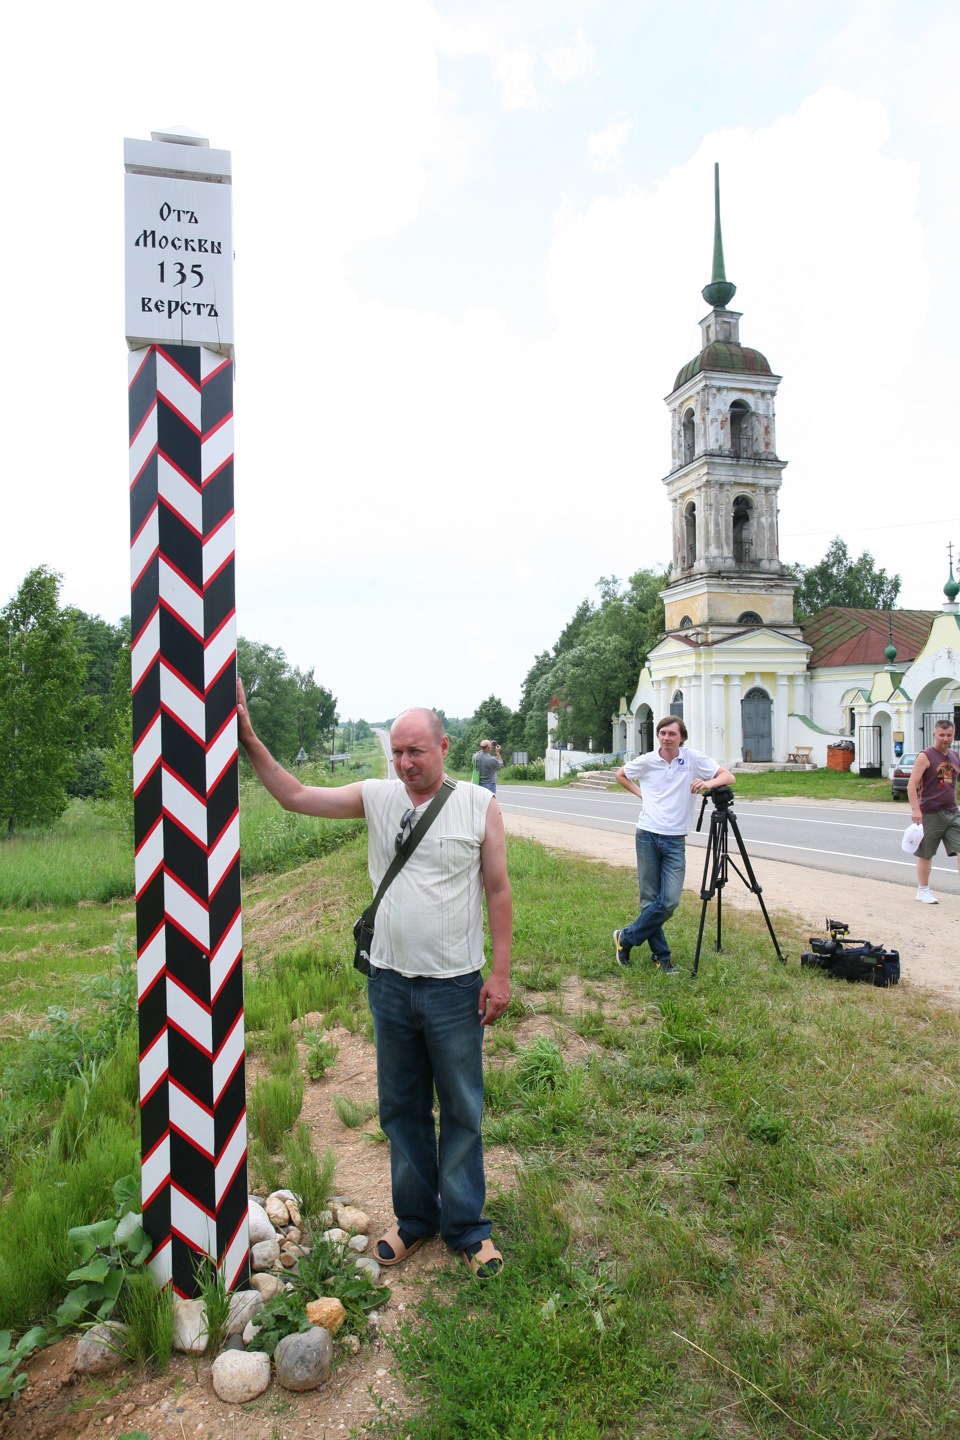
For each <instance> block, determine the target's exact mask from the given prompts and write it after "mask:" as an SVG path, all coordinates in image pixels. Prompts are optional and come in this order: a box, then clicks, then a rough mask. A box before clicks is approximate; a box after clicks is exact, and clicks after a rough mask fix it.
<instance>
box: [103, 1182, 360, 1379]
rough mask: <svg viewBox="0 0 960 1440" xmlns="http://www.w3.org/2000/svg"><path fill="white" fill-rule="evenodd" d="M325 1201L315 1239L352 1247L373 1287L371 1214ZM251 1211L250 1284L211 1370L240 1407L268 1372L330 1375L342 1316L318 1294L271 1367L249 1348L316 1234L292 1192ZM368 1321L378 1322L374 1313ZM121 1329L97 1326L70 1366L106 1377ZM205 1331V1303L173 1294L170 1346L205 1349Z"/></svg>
mask: <svg viewBox="0 0 960 1440" xmlns="http://www.w3.org/2000/svg"><path fill="white" fill-rule="evenodd" d="M327 1203H328V1208H327V1210H326V1211H324V1213H323V1214H322V1216H321V1217H320V1225H321V1226H322V1227H323V1228H322V1230H321V1231H320V1239H321V1240H325V1241H327V1242H328V1243H330V1244H333V1245H339V1246H341V1247H342V1248H343V1249H344V1250H346V1251H348V1252H350V1251H352V1252H353V1253H354V1255H355V1259H354V1262H353V1263H354V1266H355V1267H356V1269H357V1270H361V1271H364V1272H366V1274H367V1275H369V1277H370V1280H371V1281H372V1282H373V1283H374V1284H376V1283H377V1282H378V1281H379V1279H380V1266H379V1265H378V1264H377V1262H376V1260H375V1259H374V1258H373V1256H369V1255H365V1254H364V1251H365V1250H366V1248H367V1246H368V1244H369V1229H370V1222H369V1219H368V1217H367V1216H366V1215H365V1214H364V1212H363V1211H362V1210H358V1209H356V1208H355V1207H354V1206H353V1205H350V1204H349V1203H348V1202H347V1200H346V1198H345V1197H343V1196H339V1195H335V1196H333V1197H331V1199H330V1200H329V1201H328V1202H327ZM248 1215H249V1224H250V1269H251V1276H250V1288H249V1289H248V1290H235V1291H234V1292H233V1294H232V1295H231V1296H230V1312H229V1316H228V1319H227V1327H226V1333H227V1338H226V1342H225V1344H224V1348H223V1350H222V1351H221V1353H220V1354H219V1355H218V1356H217V1357H216V1359H215V1360H214V1362H213V1369H212V1373H211V1379H212V1382H213V1388H214V1390H215V1391H216V1394H217V1395H218V1396H219V1398H220V1399H221V1400H224V1401H227V1402H228V1403H232V1404H237V1405H240V1404H243V1403H245V1402H246V1401H248V1400H253V1399H255V1398H256V1397H257V1396H258V1395H262V1394H263V1392H264V1391H265V1390H266V1389H267V1387H268V1385H269V1384H270V1381H271V1378H272V1376H273V1375H275V1376H276V1379H277V1382H278V1384H280V1385H282V1386H283V1387H284V1388H285V1389H287V1390H301V1391H302V1390H315V1389H316V1388H317V1387H318V1386H319V1385H323V1384H324V1383H325V1381H327V1380H329V1378H330V1371H331V1368H332V1365H333V1344H334V1338H335V1336H336V1334H337V1332H338V1330H339V1329H340V1327H341V1326H342V1325H343V1322H344V1320H345V1319H346V1311H345V1310H344V1308H343V1305H342V1303H341V1302H340V1300H338V1299H337V1298H336V1296H333V1295H330V1296H323V1295H321V1296H318V1297H317V1298H316V1299H315V1300H312V1301H310V1302H309V1303H308V1305H307V1307H306V1315H307V1319H308V1320H309V1321H310V1327H311V1328H310V1329H309V1330H305V1331H302V1332H301V1333H300V1334H297V1335H286V1336H284V1338H283V1339H282V1340H281V1341H280V1343H279V1344H278V1345H277V1347H276V1350H275V1351H274V1354H273V1362H272V1365H271V1360H270V1356H269V1355H267V1354H265V1353H264V1352H263V1351H259V1350H250V1349H248V1348H247V1347H248V1346H249V1345H250V1343H251V1342H252V1341H253V1339H254V1338H255V1336H256V1335H257V1324H256V1317H257V1314H258V1313H259V1311H260V1310H262V1309H263V1306H264V1305H265V1304H266V1302H267V1301H268V1300H272V1299H273V1297H274V1296H275V1295H278V1294H280V1292H281V1291H282V1290H283V1289H285V1288H286V1289H290V1288H291V1286H290V1281H289V1279H288V1278H287V1277H288V1276H289V1275H291V1274H296V1273H297V1271H298V1269H299V1264H300V1260H301V1259H302V1258H303V1257H304V1256H305V1255H309V1254H310V1251H311V1247H312V1245H313V1236H312V1235H311V1233H310V1231H309V1230H308V1229H307V1228H306V1227H305V1225H304V1223H303V1220H302V1218H301V1215H300V1211H299V1209H298V1207H297V1200H296V1196H295V1195H294V1194H293V1192H292V1191H290V1190H275V1191H274V1192H273V1194H272V1195H268V1196H267V1198H266V1199H265V1200H264V1199H262V1198H261V1197H260V1196H258V1195H251V1196H250V1198H249V1205H248ZM369 1318H370V1322H371V1324H372V1325H374V1326H375V1325H376V1324H377V1316H376V1312H372V1313H371V1315H370V1317H369ZM125 1328H126V1327H125V1326H124V1325H122V1324H120V1323H119V1322H118V1321H114V1320H108V1321H106V1322H104V1323H102V1324H99V1325H94V1326H93V1327H92V1328H91V1329H90V1330H88V1331H87V1333H86V1334H85V1335H84V1337H83V1339H82V1340H81V1341H80V1342H79V1344H78V1346H77V1356H76V1361H75V1368H76V1369H77V1370H78V1371H81V1372H83V1373H86V1374H104V1373H106V1372H108V1371H110V1370H113V1369H114V1368H116V1366H117V1365H119V1364H121V1363H122V1351H123V1332H124V1330H125ZM207 1332H208V1327H207V1318H206V1312H205V1308H204V1302H203V1300H181V1299H179V1298H177V1299H175V1300H174V1336H173V1345H174V1349H175V1350H179V1351H182V1352H184V1353H185V1354H193V1355H201V1354H203V1352H204V1350H205V1349H206V1346H207ZM342 1343H343V1345H344V1348H345V1349H347V1350H348V1351H350V1352H352V1353H356V1352H357V1351H358V1350H359V1348H360V1342H359V1340H358V1339H357V1337H356V1336H355V1335H346V1336H344V1337H343V1341H342Z"/></svg>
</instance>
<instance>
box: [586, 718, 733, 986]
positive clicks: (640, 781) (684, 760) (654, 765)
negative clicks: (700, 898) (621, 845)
mask: <svg viewBox="0 0 960 1440" xmlns="http://www.w3.org/2000/svg"><path fill="white" fill-rule="evenodd" d="M686 738H687V727H686V725H684V723H683V721H682V720H681V719H680V718H679V717H678V716H676V715H665V716H664V718H663V719H662V720H660V721H658V722H657V740H658V741H659V749H657V750H651V751H650V752H649V753H648V754H646V755H638V756H636V758H635V759H633V760H628V761H627V763H626V764H625V765H622V766H621V767H620V769H619V770H618V771H617V780H618V781H619V782H620V784H621V785H622V786H623V788H624V789H625V790H629V791H631V793H632V794H634V795H639V796H640V798H641V799H642V800H643V809H642V810H641V811H640V818H639V819H638V820H637V876H638V878H639V881H640V914H639V915H638V917H637V919H636V920H634V922H633V924H632V925H627V926H625V927H624V928H623V929H622V930H614V932H613V939H614V944H615V945H616V952H617V961H618V963H619V964H621V965H629V964H630V951H631V949H632V948H633V946H634V945H642V944H643V942H644V941H645V940H646V942H647V943H648V945H649V946H650V954H651V956H652V957H653V959H654V960H655V961H656V963H657V964H658V965H659V967H660V969H661V970H662V971H663V973H664V974H665V975H676V974H677V973H678V972H677V967H676V965H674V963H673V961H672V960H671V958H670V946H669V945H668V944H667V937H666V936H665V935H664V933H663V926H664V922H665V921H666V920H669V919H670V916H671V915H672V914H673V912H674V910H676V908H677V906H678V905H679V904H680V896H681V895H682V893H683V877H684V874H685V873H686V867H687V855H686V843H685V840H684V836H685V835H686V834H687V832H688V830H689V829H690V826H691V825H692V823H693V813H694V810H695V809H696V801H695V800H694V798H693V797H694V796H695V795H699V794H700V793H701V791H703V790H716V789H718V788H719V787H720V786H721V785H735V784H736V781H735V780H734V777H733V776H732V775H731V773H730V771H729V770H725V769H724V767H723V766H722V765H718V764H717V762H716V760H713V759H711V758H710V756H709V755H704V754H703V753H702V752H701V751H699V750H691V749H690V747H689V746H687V745H685V744H684V743H683V742H684V741H685V740H686Z"/></svg>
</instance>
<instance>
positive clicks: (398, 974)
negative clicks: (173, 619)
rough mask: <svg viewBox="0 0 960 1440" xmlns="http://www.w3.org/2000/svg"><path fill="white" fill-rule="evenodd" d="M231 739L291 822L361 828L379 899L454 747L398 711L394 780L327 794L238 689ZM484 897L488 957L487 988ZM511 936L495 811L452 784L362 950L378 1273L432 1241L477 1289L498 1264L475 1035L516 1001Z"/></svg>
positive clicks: (436, 726) (488, 799)
mask: <svg viewBox="0 0 960 1440" xmlns="http://www.w3.org/2000/svg"><path fill="white" fill-rule="evenodd" d="M237 731H238V737H239V739H240V742H241V744H242V745H243V746H244V747H245V749H246V751H247V754H248V756H249V757H250V762H251V764H252V765H253V768H254V770H255V771H256V772H257V775H258V776H259V778H260V780H261V781H262V783H263V785H264V786H265V787H266V789H267V790H268V791H269V792H270V794H271V795H273V797H274V798H275V799H276V800H277V801H279V803H280V804H281V805H282V806H283V808H284V809H285V810H294V811H297V812H298V813H299V814H301V815H318V816H322V817H324V818H326V819H334V820H346V819H364V818H365V819H366V821H367V863H368V867H369V871H370V880H371V883H372V885H373V889H374V891H376V889H377V887H378V885H379V884H380V881H381V879H382V878H383V876H384V874H385V873H386V871H387V869H388V867H389V865H390V863H391V861H392V860H393V857H394V855H395V853H396V848H397V845H398V844H399V842H400V840H401V836H402V835H403V833H404V830H405V827H409V826H411V825H413V826H415V825H416V824H417V821H418V820H419V819H420V818H422V816H423V813H424V811H425V810H426V808H427V806H428V805H429V802H430V801H431V800H432V799H433V797H434V796H435V795H436V794H437V792H438V791H439V790H440V787H441V785H442V784H443V779H444V761H445V759H446V756H447V751H448V750H449V746H450V742H449V740H448V738H447V736H446V735H445V734H444V733H443V725H442V723H441V721H440V718H439V716H438V715H437V714H436V712H435V711H433V710H423V709H416V710H406V711H404V713H403V714H402V715H399V716H398V717H397V719H396V720H395V721H394V722H393V726H392V728H391V731H390V743H391V750H392V754H393V765H394V770H395V771H396V774H397V776H398V779H396V780H364V781H361V782H358V783H356V784H352V785H343V786H340V787H337V788H334V787H330V788H329V789H328V788H325V787H323V786H313V785H302V784H301V783H300V781H299V780H297V779H296V777H295V776H293V775H291V774H290V773H289V772H288V771H286V770H284V769H283V768H282V766H280V765H279V764H278V763H277V762H276V761H275V760H274V759H273V758H272V756H271V755H270V753H269V752H268V750H267V748H266V746H265V745H264V744H263V743H262V741H260V740H259V739H258V738H257V736H256V734H255V733H254V730H253V727H252V725H251V724H250V717H249V715H248V714H247V708H246V697H245V696H244V693H243V686H242V685H241V684H240V683H239V681H238V683H237ZM481 892H482V893H483V894H485V895H486V898H487V918H488V920H489V924H490V938H491V941H492V946H493V965H492V968H491V971H490V975H489V978H488V979H487V980H486V981H484V979H483V976H482V974H481V967H482V966H483V958H484V957H483V909H482V905H481ZM512 931H513V902H512V897H511V893H510V882H509V879H508V878H507V859H506V840H505V837H504V830H503V817H502V815H501V813H500V809H499V806H498V805H497V802H496V800H495V799H494V797H493V796H492V795H491V794H490V793H489V791H487V790H484V789H482V788H480V787H478V786H476V785H458V786H457V787H456V789H455V790H454V792H453V794H452V795H451V796H450V797H449V799H448V800H447V803H446V804H445V805H444V806H443V809H442V810H441V811H440V813H439V814H438V815H437V817H436V819H435V820H434V822H433V824H432V825H431V826H430V829H429V830H428V831H427V832H426V834H425V835H424V837H423V840H422V841H421V843H420V844H419V845H418V846H417V848H416V849H415V850H414V851H413V852H412V854H411V855H410V858H409V860H408V861H407V862H406V864H405V865H404V866H403V868H402V869H401V870H400V871H399V873H398V874H397V876H396V878H395V879H394V881H393V882H392V884H391V885H390V886H389V888H388V889H387V891H386V892H385V894H384V896H383V899H382V901H381V902H380V907H379V909H378V911H377V917H376V923H375V926H374V937H373V944H372V946H371V950H370V975H369V977H368V981H367V996H368V999H369V1002H370V1010H371V1013H372V1015H373V1025H374V1037H375V1041H376V1048H377V1089H378V1094H379V1106H380V1124H381V1125H382V1127H383V1129H384V1131H385V1133H386V1135H387V1137H388V1139H389V1140H390V1173H391V1180H392V1185H393V1205H394V1212H395V1216H396V1219H395V1223H394V1224H393V1225H392V1226H391V1228H390V1229H389V1230H388V1231H387V1233H386V1234H385V1235H384V1236H383V1238H382V1239H381V1240H380V1241H379V1242H378V1244H377V1246H376V1249H375V1252H374V1253H375V1254H376V1258H377V1260H378V1261H379V1263H380V1264H381V1265H397V1264H399V1262H400V1261H401V1260H405V1259H406V1257H407V1256H408V1255H410V1254H412V1253H413V1251H414V1250H417V1249H419V1247H420V1246H421V1245H422V1244H423V1242H424V1240H426V1239H429V1238H430V1237H431V1236H433V1235H436V1234H438V1233H439V1235H440V1237H441V1239H442V1240H444V1241H445V1242H446V1244H447V1245H449V1247H450V1248H451V1249H452V1250H455V1251H457V1252H458V1253H459V1254H460V1255H461V1256H462V1257H463V1259H464V1261H465V1262H466V1264H467V1265H468V1266H469V1268H470V1270H471V1271H472V1273H473V1274H474V1275H476V1276H478V1277H479V1278H481V1279H489V1278H491V1277H492V1276H494V1275H497V1274H499V1272H500V1270H501V1268H502V1266H503V1257H502V1256H501V1254H500V1252H499V1251H498V1250H497V1249H496V1248H495V1247H494V1244H493V1241H492V1239H491V1238H490V1235H491V1225H490V1221H489V1220H488V1219H486V1218H485V1217H484V1215H483V1214H482V1211H483V1206H484V1201H485V1198H486V1183H485V1179H484V1170H483V1146H482V1142H481V1138H480V1117H481V1112H482V1108H483V1065H482V1056H483V1030H484V1027H485V1026H487V1025H490V1024H492V1023H493V1021H495V1020H497V1019H499V1017H500V1016H501V1015H502V1014H503V1013H504V1011H505V1010H506V1008H507V1004H508V1003H509V1000H510V945H511V938H512ZM434 1089H436V1095H437V1100H438V1103H439V1110H440V1134H439V1142H438V1139H437V1134H436V1128H435V1124H434V1117H433V1096H434Z"/></svg>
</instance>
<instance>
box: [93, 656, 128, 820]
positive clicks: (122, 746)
mask: <svg viewBox="0 0 960 1440" xmlns="http://www.w3.org/2000/svg"><path fill="white" fill-rule="evenodd" d="M130 682H131V676H130V642H129V640H127V641H125V642H124V644H123V646H122V647H121V649H120V653H119V655H118V656H117V661H116V664H115V665H114V667H113V686H112V705H111V710H112V719H113V725H112V729H111V733H110V743H109V744H108V746H107V749H106V753H105V756H104V769H105V771H106V787H105V788H106V794H105V796H104V797H103V799H102V801H100V802H99V803H98V808H100V809H102V810H103V811H104V812H105V813H106V814H107V815H108V816H109V817H110V819H111V820H112V821H113V822H114V824H115V825H116V826H117V827H118V829H119V830H120V831H121V832H122V833H123V834H125V835H126V836H127V838H128V839H129V841H130V844H131V845H132V844H133V843H134V824H133V696H132V695H131V693H130Z"/></svg>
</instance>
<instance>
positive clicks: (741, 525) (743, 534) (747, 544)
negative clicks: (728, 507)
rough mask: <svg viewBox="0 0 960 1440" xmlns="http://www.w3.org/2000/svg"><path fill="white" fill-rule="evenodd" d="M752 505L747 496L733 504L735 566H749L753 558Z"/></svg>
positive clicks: (735, 499) (739, 498)
mask: <svg viewBox="0 0 960 1440" xmlns="http://www.w3.org/2000/svg"><path fill="white" fill-rule="evenodd" d="M753 536H754V524H753V503H752V501H751V500H750V497H749V496H748V495H737V496H736V497H735V498H734V502H733V558H734V561H735V562H736V564H737V565H749V564H750V561H751V559H752V558H753Z"/></svg>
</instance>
